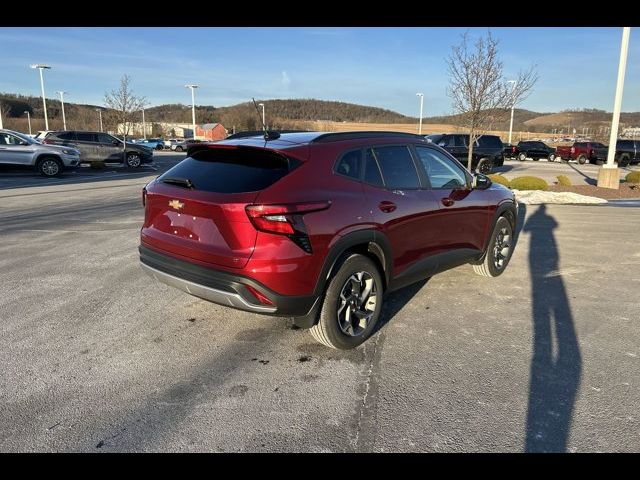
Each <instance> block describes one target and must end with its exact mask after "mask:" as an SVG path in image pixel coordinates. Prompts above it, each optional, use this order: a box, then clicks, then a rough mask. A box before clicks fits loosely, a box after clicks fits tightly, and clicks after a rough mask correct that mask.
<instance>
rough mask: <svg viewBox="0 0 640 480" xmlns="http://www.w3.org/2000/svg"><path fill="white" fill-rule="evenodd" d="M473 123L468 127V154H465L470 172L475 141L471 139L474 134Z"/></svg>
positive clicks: (471, 170)
mask: <svg viewBox="0 0 640 480" xmlns="http://www.w3.org/2000/svg"><path fill="white" fill-rule="evenodd" d="M475 130H476V129H475V125H472V126H471V128H470V129H469V155H468V156H467V168H468V169H469V171H470V172H473V169H472V168H471V165H472V158H473V144H474V143H475V142H474V141H473V138H474V135H475V133H476V132H475Z"/></svg>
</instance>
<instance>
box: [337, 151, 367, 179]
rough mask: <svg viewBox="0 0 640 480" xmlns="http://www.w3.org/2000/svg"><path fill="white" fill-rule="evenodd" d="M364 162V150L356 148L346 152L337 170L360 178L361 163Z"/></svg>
mask: <svg viewBox="0 0 640 480" xmlns="http://www.w3.org/2000/svg"><path fill="white" fill-rule="evenodd" d="M361 163H362V152H361V151H360V150H354V151H352V152H347V153H345V154H344V155H343V156H342V157H341V158H340V160H338V163H337V164H336V168H335V172H336V173H337V174H339V175H344V176H345V177H351V178H355V179H356V180H357V179H359V178H360V165H361Z"/></svg>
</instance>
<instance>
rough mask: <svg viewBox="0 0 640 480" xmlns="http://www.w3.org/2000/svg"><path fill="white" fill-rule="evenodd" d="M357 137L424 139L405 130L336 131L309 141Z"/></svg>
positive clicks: (336, 140)
mask: <svg viewBox="0 0 640 480" xmlns="http://www.w3.org/2000/svg"><path fill="white" fill-rule="evenodd" d="M358 138H413V139H420V140H424V139H425V138H424V135H418V134H416V133H406V132H385V131H382V132H379V131H375V130H374V131H359V132H336V133H324V134H322V135H318V136H317V137H316V138H314V139H313V140H311V143H327V142H339V141H340V140H354V139H358Z"/></svg>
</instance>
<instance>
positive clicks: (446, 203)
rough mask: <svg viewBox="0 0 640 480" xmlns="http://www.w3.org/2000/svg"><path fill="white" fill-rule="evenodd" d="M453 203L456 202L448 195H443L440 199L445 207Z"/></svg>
mask: <svg viewBox="0 0 640 480" xmlns="http://www.w3.org/2000/svg"><path fill="white" fill-rule="evenodd" d="M454 203H456V202H455V201H454V200H452V199H450V198H449V197H445V198H443V199H442V204H443V205H444V206H445V207H450V206H451V205H453V204H454Z"/></svg>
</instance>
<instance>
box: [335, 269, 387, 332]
mask: <svg viewBox="0 0 640 480" xmlns="http://www.w3.org/2000/svg"><path fill="white" fill-rule="evenodd" d="M377 301H378V286H377V285H376V281H375V279H374V278H373V276H372V275H371V274H369V273H367V272H357V273H354V274H353V275H351V276H350V277H349V278H348V279H347V281H346V282H345V284H344V285H343V287H342V290H341V291H340V300H339V301H338V311H337V316H338V325H339V326H340V330H342V332H343V333H344V334H345V335H348V336H350V337H357V336H359V335H361V334H362V333H363V332H364V331H365V330H366V328H367V326H368V325H369V323H370V322H371V319H372V318H373V314H374V312H375V310H376V303H377Z"/></svg>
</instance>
